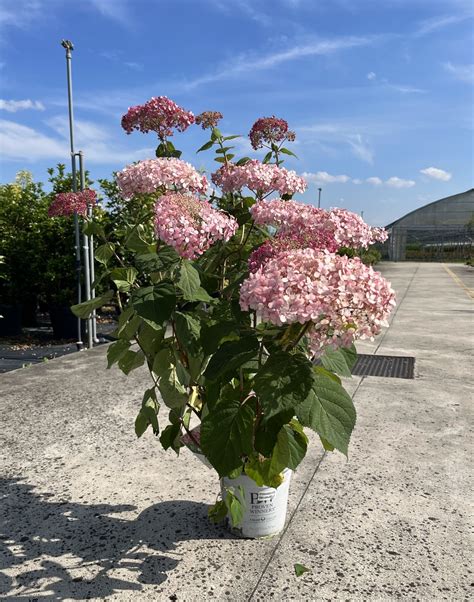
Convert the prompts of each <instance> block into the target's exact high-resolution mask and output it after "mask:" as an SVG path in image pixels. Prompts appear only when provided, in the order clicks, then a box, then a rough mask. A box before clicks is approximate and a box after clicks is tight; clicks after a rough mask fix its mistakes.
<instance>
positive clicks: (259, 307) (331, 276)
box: [240, 248, 395, 355]
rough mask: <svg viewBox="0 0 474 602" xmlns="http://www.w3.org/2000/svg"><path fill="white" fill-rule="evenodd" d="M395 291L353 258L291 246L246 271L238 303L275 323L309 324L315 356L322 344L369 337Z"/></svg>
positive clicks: (335, 344)
mask: <svg viewBox="0 0 474 602" xmlns="http://www.w3.org/2000/svg"><path fill="white" fill-rule="evenodd" d="M394 305H395V295H394V292H393V290H392V289H391V287H390V283H389V282H387V281H386V280H385V279H384V278H383V277H382V276H381V275H380V274H379V273H378V272H375V271H374V270H373V269H372V268H371V267H370V266H366V265H365V264H363V263H362V261H360V259H359V258H358V257H356V258H353V259H351V258H349V257H347V256H339V255H335V254H333V253H328V252H325V251H315V250H313V249H308V248H306V249H297V250H291V251H287V252H283V253H280V254H278V256H277V257H275V258H273V259H270V260H268V261H267V262H266V263H264V264H263V265H262V266H261V267H260V268H259V269H258V270H257V271H256V272H253V273H251V274H250V275H249V277H248V279H247V280H245V281H244V282H243V284H242V286H241V289H240V306H241V308H242V309H243V310H244V311H248V310H249V309H253V310H255V311H256V312H257V314H258V315H259V317H261V319H262V321H264V322H271V323H273V324H276V325H278V326H282V325H285V324H293V323H300V324H306V323H308V322H311V323H312V324H311V327H310V329H309V330H308V342H309V345H310V349H311V353H312V354H313V355H318V354H320V353H322V351H323V350H324V348H325V347H327V346H333V347H338V346H349V345H350V344H351V343H352V342H353V341H354V340H355V339H357V338H362V339H364V338H368V337H370V338H372V337H373V336H374V335H376V334H378V333H379V332H380V329H381V327H382V326H384V325H387V322H386V320H387V318H388V315H389V313H390V311H391V310H392V308H393V307H394Z"/></svg>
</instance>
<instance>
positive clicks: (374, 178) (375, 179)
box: [365, 176, 383, 186]
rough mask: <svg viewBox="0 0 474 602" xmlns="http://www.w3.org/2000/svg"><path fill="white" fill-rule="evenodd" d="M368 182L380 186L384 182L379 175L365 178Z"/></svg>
mask: <svg viewBox="0 0 474 602" xmlns="http://www.w3.org/2000/svg"><path fill="white" fill-rule="evenodd" d="M365 181H366V182H367V184H372V185H373V186H380V185H381V184H383V182H382V180H381V179H380V178H378V177H377V176H372V177H371V178H366V180H365Z"/></svg>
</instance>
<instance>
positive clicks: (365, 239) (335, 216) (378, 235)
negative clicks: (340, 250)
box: [329, 208, 387, 249]
mask: <svg viewBox="0 0 474 602" xmlns="http://www.w3.org/2000/svg"><path fill="white" fill-rule="evenodd" d="M329 214H330V219H331V221H332V222H333V223H334V226H335V228H336V240H337V241H338V243H339V246H341V247H351V248H353V249H360V248H361V247H363V248H364V249H367V247H369V245H372V244H373V243H374V242H377V241H380V242H383V241H384V240H386V238H387V234H386V232H385V230H384V229H383V228H371V227H370V226H369V225H368V224H366V223H365V222H364V220H363V219H362V218H361V216H360V215H357V213H352V211H347V209H337V208H335V209H331V210H330V212H329Z"/></svg>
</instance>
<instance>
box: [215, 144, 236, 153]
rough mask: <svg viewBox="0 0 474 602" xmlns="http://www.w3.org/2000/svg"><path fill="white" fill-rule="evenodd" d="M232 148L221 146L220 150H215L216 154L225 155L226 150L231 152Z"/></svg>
mask: <svg viewBox="0 0 474 602" xmlns="http://www.w3.org/2000/svg"><path fill="white" fill-rule="evenodd" d="M233 148H234V147H233V146H223V147H222V148H218V149H217V150H216V154H218V155H225V154H226V152H227V151H228V150H232V149H233Z"/></svg>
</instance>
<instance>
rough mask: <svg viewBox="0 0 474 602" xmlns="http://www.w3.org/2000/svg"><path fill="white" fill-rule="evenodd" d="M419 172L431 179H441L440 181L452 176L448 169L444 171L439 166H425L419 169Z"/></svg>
mask: <svg viewBox="0 0 474 602" xmlns="http://www.w3.org/2000/svg"><path fill="white" fill-rule="evenodd" d="M420 173H422V174H424V175H425V176H428V177H429V178H432V179H433V180H441V181H442V182H449V180H450V179H451V178H452V174H451V173H449V171H444V169H440V168H439V167H426V168H425V169H420Z"/></svg>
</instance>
